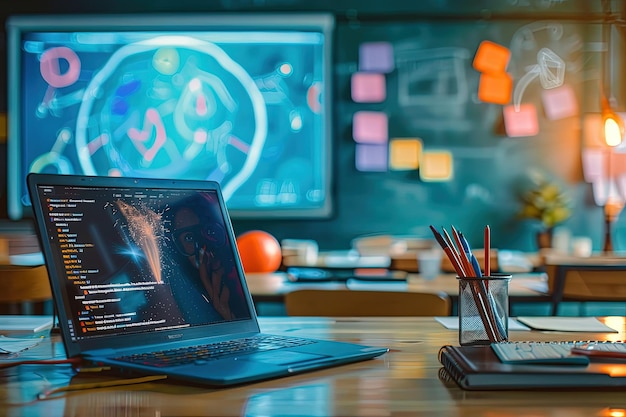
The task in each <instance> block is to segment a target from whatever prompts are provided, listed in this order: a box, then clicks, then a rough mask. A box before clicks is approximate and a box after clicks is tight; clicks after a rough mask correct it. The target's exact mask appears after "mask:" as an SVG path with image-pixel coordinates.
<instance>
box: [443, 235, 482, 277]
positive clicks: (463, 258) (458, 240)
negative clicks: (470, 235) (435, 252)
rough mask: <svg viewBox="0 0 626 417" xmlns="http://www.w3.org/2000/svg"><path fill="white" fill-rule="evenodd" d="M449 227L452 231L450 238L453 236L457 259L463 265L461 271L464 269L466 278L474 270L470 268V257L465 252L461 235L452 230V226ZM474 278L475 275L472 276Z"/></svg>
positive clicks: (466, 251)
mask: <svg viewBox="0 0 626 417" xmlns="http://www.w3.org/2000/svg"><path fill="white" fill-rule="evenodd" d="M450 227H451V229H452V236H454V240H455V241H456V245H457V246H458V248H459V257H460V258H461V262H462V263H463V269H465V271H466V273H467V276H471V275H472V271H473V270H474V268H473V267H472V262H471V257H470V256H469V253H468V251H469V249H467V250H466V248H465V245H464V244H463V239H461V234H460V233H459V232H458V231H457V230H456V229H455V228H454V226H450ZM444 231H445V229H444ZM474 276H477V275H475V274H474Z"/></svg>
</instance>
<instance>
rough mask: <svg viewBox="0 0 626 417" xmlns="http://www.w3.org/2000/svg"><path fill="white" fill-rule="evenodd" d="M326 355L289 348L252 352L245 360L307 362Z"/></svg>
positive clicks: (279, 363) (280, 363)
mask: <svg viewBox="0 0 626 417" xmlns="http://www.w3.org/2000/svg"><path fill="white" fill-rule="evenodd" d="M326 357H327V356H326V355H315V354H313V353H303V352H292V351H289V350H286V351H285V350H283V351H280V352H278V351H275V352H263V353H253V354H252V355H248V356H246V357H245V358H242V359H245V360H248V361H253V362H262V363H271V364H273V365H288V364H291V363H300V362H308V361H314V360H319V359H323V358H326Z"/></svg>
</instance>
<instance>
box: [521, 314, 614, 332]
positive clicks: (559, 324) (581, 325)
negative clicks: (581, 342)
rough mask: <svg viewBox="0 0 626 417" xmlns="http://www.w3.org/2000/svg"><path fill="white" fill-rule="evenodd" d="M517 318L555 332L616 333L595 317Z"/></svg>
mask: <svg viewBox="0 0 626 417" xmlns="http://www.w3.org/2000/svg"><path fill="white" fill-rule="evenodd" d="M517 320H519V321H520V322H522V323H524V324H526V325H527V326H529V327H531V328H532V329H534V330H549V331H550V330H551V331H556V332H601V333H618V331H617V330H615V329H613V328H612V327H609V326H607V325H606V324H604V323H602V322H601V321H600V320H598V319H597V318H595V317H561V316H548V317H534V316H528V317H527V316H520V317H517Z"/></svg>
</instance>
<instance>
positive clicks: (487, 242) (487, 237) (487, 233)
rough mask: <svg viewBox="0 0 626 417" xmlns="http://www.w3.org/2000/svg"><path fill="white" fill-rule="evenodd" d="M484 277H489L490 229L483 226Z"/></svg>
mask: <svg viewBox="0 0 626 417" xmlns="http://www.w3.org/2000/svg"><path fill="white" fill-rule="evenodd" d="M484 273H485V276H486V277H489V276H491V229H490V228H489V225H487V226H485V271H484Z"/></svg>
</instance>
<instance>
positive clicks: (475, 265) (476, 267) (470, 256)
mask: <svg viewBox="0 0 626 417" xmlns="http://www.w3.org/2000/svg"><path fill="white" fill-rule="evenodd" d="M459 240H460V241H461V245H462V246H463V251H464V252H465V256H467V259H469V261H470V264H471V265H472V270H473V271H474V273H475V274H476V276H477V277H482V273H481V272H480V265H479V264H478V259H476V255H474V254H473V253H472V250H471V249H470V246H469V243H468V242H467V239H465V236H463V233H461V232H459Z"/></svg>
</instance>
